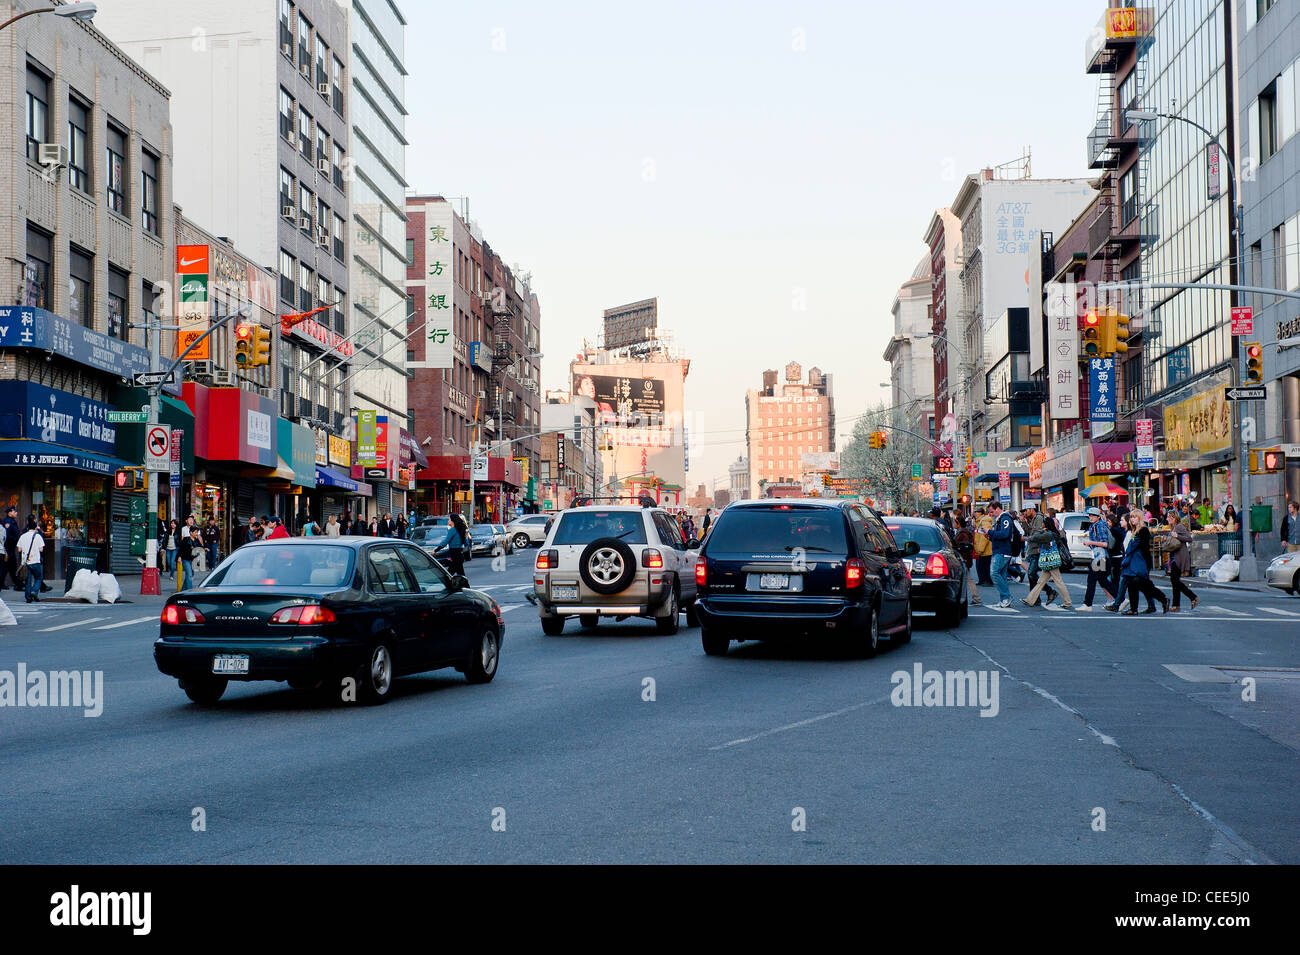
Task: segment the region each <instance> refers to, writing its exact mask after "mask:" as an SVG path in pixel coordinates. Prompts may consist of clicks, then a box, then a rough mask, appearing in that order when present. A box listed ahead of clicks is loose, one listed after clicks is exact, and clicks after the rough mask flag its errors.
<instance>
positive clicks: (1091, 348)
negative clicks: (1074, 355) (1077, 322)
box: [1083, 312, 1102, 358]
mask: <svg viewBox="0 0 1300 955" xmlns="http://www.w3.org/2000/svg"><path fill="white" fill-rule="evenodd" d="M1101 331H1102V322H1101V316H1100V315H1098V314H1097V313H1096V312H1088V313H1087V314H1086V315H1084V316H1083V353H1084V355H1086V356H1087V357H1089V358H1095V357H1097V356H1098V355H1100V354H1101Z"/></svg>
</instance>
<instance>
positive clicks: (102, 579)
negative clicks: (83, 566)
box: [99, 574, 122, 604]
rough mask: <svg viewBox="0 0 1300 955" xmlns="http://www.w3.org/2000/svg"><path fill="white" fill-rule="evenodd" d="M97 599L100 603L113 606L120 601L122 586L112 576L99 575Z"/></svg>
mask: <svg viewBox="0 0 1300 955" xmlns="http://www.w3.org/2000/svg"><path fill="white" fill-rule="evenodd" d="M99 599H100V602H101V603H108V604H115V603H117V602H118V601H119V600H121V599H122V585H121V584H119V583H118V582H117V578H116V577H114V576H113V575H112V574H100V575H99Z"/></svg>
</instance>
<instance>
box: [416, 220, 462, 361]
mask: <svg viewBox="0 0 1300 955" xmlns="http://www.w3.org/2000/svg"><path fill="white" fill-rule="evenodd" d="M424 209H425V212H424V361H423V362H422V363H421V364H420V365H419V366H418V367H421V368H450V367H452V365H453V364H454V349H455V345H456V336H455V334H454V332H453V328H454V327H455V326H454V325H453V324H452V321H453V319H454V317H455V315H456V309H455V302H454V301H453V296H454V283H453V280H454V276H455V270H454V269H453V268H452V263H453V262H454V261H455V259H454V256H455V254H456V253H455V249H454V246H453V245H452V216H453V213H452V211H451V206H450V205H448V204H447V203H445V202H437V203H430V204H429V205H427V206H425V207H424Z"/></svg>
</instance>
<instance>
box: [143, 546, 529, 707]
mask: <svg viewBox="0 0 1300 955" xmlns="http://www.w3.org/2000/svg"><path fill="white" fill-rule="evenodd" d="M504 635H505V625H504V623H503V622H502V619H501V608H500V607H499V606H498V605H497V603H496V601H495V600H493V599H492V598H491V597H489V596H488V595H487V594H483V593H480V592H478V591H476V590H471V589H469V581H468V580H466V579H465V578H464V577H459V576H452V575H451V574H449V573H448V572H447V571H446V570H445V569H444V568H443V567H442V565H441V564H439V563H438V562H437V561H436V560H434V559H433V558H431V557H429V555H428V554H426V553H425V552H424V551H423V550H421V549H420V548H419V547H417V546H415V545H414V544H411V543H408V542H406V541H401V540H393V539H391V538H368V537H355V538H354V537H344V538H319V537H317V538H287V539H283V540H268V541H258V542H256V543H253V544H246V545H244V546H243V547H241V548H239V550H237V551H235V553H234V554H232V555H231V556H229V557H227V558H226V559H225V560H224V561H222V563H221V564H220V565H219V566H218V567H217V569H216V570H214V571H213V572H212V574H211V576H210V577H208V579H207V580H206V581H204V585H203V586H202V587H198V588H194V589H191V590H183V591H180V592H179V593H177V594H174V595H173V596H172V597H170V598H168V600H167V603H166V605H165V606H164V607H163V612H162V625H161V630H160V636H159V637H158V640H157V641H156V642H155V643H154V660H155V661H156V662H157V664H158V669H159V670H160V671H162V672H163V673H165V674H167V675H168V676H174V677H176V678H177V679H178V680H179V681H180V685H181V689H182V690H184V691H185V693H186V695H188V696H189V698H190V699H191V700H193V701H194V702H196V703H215V702H216V701H217V700H219V699H220V698H221V695H222V694H223V693H224V692H225V691H226V686H227V684H228V682H229V681H230V680H243V681H252V680H287V681H288V683H289V685H290V686H292V687H295V688H299V689H310V688H318V687H324V686H326V685H327V684H337V685H339V686H340V687H341V688H342V690H341V695H342V698H343V699H345V700H349V699H355V700H357V701H359V702H369V703H382V702H384V701H385V700H387V699H388V698H389V696H390V695H391V691H392V683H393V678H394V677H396V676H401V675H403V674H408V673H421V672H423V671H426V670H437V669H441V668H443V667H455V668H456V669H457V670H459V671H461V672H462V673H464V674H465V677H466V679H468V680H469V682H471V683H487V682H488V681H489V680H491V679H492V677H494V676H495V675H496V671H497V663H498V660H499V658H500V653H501V641H502V638H503V637H504ZM349 679H351V680H352V681H354V682H353V683H349V682H348V680H349ZM350 691H351V695H349V692H350Z"/></svg>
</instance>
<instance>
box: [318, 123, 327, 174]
mask: <svg viewBox="0 0 1300 955" xmlns="http://www.w3.org/2000/svg"><path fill="white" fill-rule="evenodd" d="M329 144H330V141H329V135H328V134H327V133H326V132H325V130H323V129H321V127H320V123H317V124H316V166H317V169H319V168H320V164H321V163H322V162H328V161H329V158H330V145H329ZM325 174H326V175H327V176H328V175H329V170H328V167H327V169H326V173H325Z"/></svg>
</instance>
